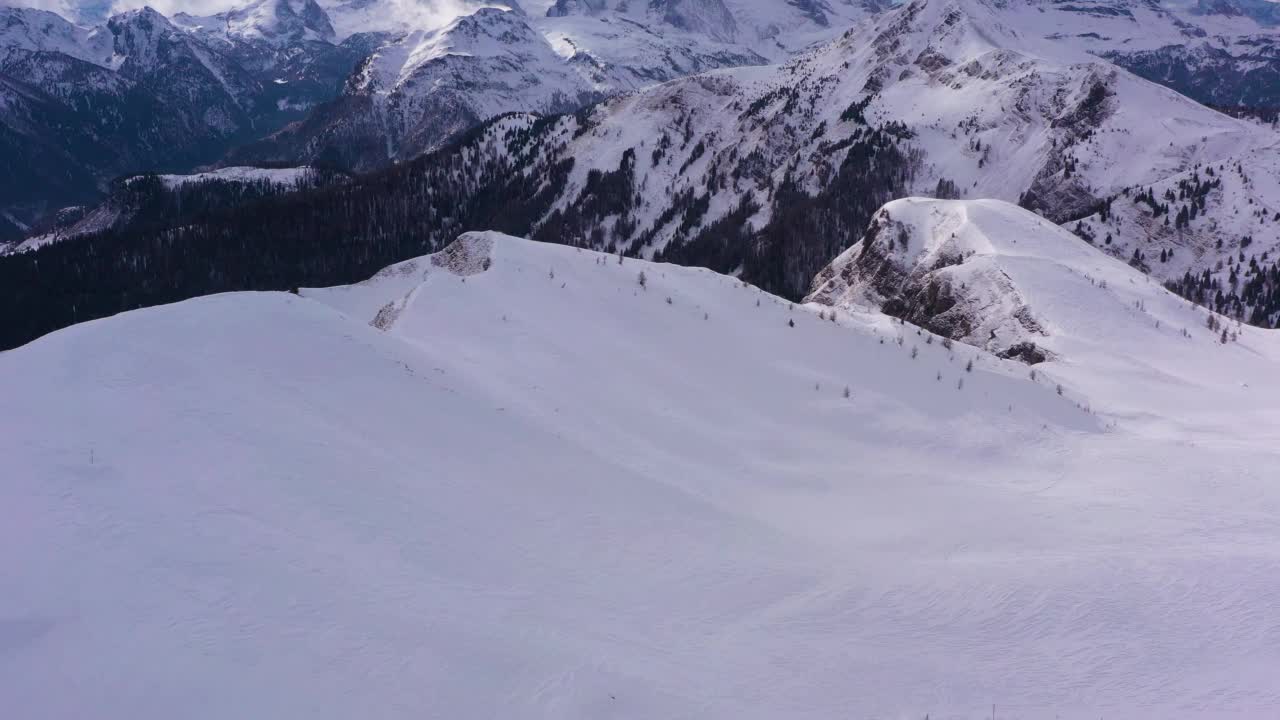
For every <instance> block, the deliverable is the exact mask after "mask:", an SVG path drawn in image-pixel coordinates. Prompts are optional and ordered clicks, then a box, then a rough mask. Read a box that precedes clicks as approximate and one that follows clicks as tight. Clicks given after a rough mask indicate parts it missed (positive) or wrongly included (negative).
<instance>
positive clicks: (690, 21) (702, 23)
mask: <svg viewBox="0 0 1280 720" xmlns="http://www.w3.org/2000/svg"><path fill="white" fill-rule="evenodd" d="M606 12H612V13H616V14H619V15H622V16H626V17H633V18H636V19H638V20H641V21H647V22H660V23H665V24H666V25H669V26H671V27H674V28H677V29H679V30H684V31H687V32H692V33H697V34H700V35H705V36H707V37H710V38H713V39H715V40H719V41H722V42H733V41H734V40H735V39H737V35H738V26H737V22H736V21H735V20H734V17H733V13H731V12H730V11H729V8H728V6H726V5H725V3H724V1H723V0H650V1H649V2H629V1H628V0H557V2H556V3H555V5H553V6H552V7H551V8H550V9H548V10H547V15H548V16H549V17H565V16H569V15H576V14H587V15H599V14H602V13H606Z"/></svg>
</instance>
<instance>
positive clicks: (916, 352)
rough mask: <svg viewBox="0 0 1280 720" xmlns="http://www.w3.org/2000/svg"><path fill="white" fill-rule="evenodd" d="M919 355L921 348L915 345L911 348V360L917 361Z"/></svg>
mask: <svg viewBox="0 0 1280 720" xmlns="http://www.w3.org/2000/svg"><path fill="white" fill-rule="evenodd" d="M919 354H920V348H918V347H915V346H914V345H913V346H911V359H912V360H915V359H916V356H917V355H919Z"/></svg>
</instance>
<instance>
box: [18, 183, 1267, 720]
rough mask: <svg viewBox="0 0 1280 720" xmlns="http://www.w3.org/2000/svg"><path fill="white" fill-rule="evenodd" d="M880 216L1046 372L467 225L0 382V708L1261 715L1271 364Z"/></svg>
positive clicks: (49, 342) (61, 711)
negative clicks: (382, 260) (1017, 326)
mask: <svg viewBox="0 0 1280 720" xmlns="http://www.w3.org/2000/svg"><path fill="white" fill-rule="evenodd" d="M886 215H887V217H886ZM876 222H880V223H889V222H892V223H896V225H895V226H894V229H893V232H892V233H891V234H889V235H888V236H887V238H886V239H888V240H890V241H891V242H892V243H894V245H893V247H892V248H891V253H892V255H893V258H895V260H894V262H895V263H896V265H895V267H899V268H908V269H909V268H912V267H917V265H919V263H923V262H925V259H926V258H928V257H933V258H935V259H937V257H938V254H939V253H942V254H946V252H949V250H956V251H958V255H959V256H960V257H959V262H958V264H953V265H951V266H949V267H947V268H944V269H941V270H931V271H934V272H943V273H950V277H951V278H952V279H954V280H955V281H957V282H963V283H965V289H966V291H970V294H969V297H974V298H983V299H986V300H989V301H990V302H991V303H993V307H994V308H995V311H996V312H1000V313H1004V312H1005V311H1007V310H1008V309H1009V308H1010V307H1013V306H1014V305H1015V304H1020V306H1025V307H1026V309H1027V313H1029V314H1030V316H1033V317H1034V318H1036V321H1037V325H1038V327H1039V329H1040V331H1041V332H1042V335H1040V337H1041V338H1042V342H1041V344H1042V345H1044V346H1045V347H1047V348H1048V349H1049V350H1051V351H1052V352H1053V357H1051V358H1049V359H1047V360H1046V361H1044V362H1040V363H1038V364H1035V365H1033V366H1028V365H1027V364H1024V363H1023V362H1018V361H1016V360H1004V359H1000V358H998V357H997V356H996V355H995V354H993V353H990V352H988V351H986V350H984V349H980V348H978V347H975V346H974V345H970V344H965V343H961V342H953V341H951V340H946V339H945V338H943V337H941V336H935V335H932V334H930V333H929V332H926V331H924V330H922V329H920V328H919V327H917V326H916V325H913V324H911V323H910V322H902V321H899V320H897V319H895V318H893V317H890V316H889V315H887V314H885V313H884V312H881V310H880V307H882V303H883V300H884V298H883V297H877V296H874V295H873V294H866V293H861V294H859V293H858V292H855V290H856V288H854V289H850V287H848V286H846V287H843V288H840V290H841V291H842V292H841V293H837V292H835V290H836V289H835V288H828V289H829V290H832V292H831V293H828V294H827V295H825V296H823V297H821V298H815V300H816V301H815V302H812V303H809V304H795V305H792V304H790V303H788V302H787V301H785V300H781V299H779V298H777V297H774V296H771V295H768V294H766V293H764V292H762V291H760V290H758V289H756V288H754V287H752V286H749V285H746V284H744V283H743V282H741V281H740V280H737V279H734V278H731V277H727V276H722V275H717V274H715V273H712V272H710V271H707V270H699V269H693V268H685V267H678V266H674V265H666V264H660V263H652V262H647V261H643V260H638V259H630V258H628V259H623V260H620V259H619V258H618V257H617V256H613V255H607V254H603V253H597V252H592V251H589V250H584V249H575V248H571V247H566V246H558V245H547V244H540V243H533V242H529V241H525V240H519V239H515V238H511V237H507V236H502V235H498V234H496V233H468V234H465V235H463V236H462V237H460V238H459V239H458V240H457V241H456V242H455V243H454V244H453V245H451V246H449V247H448V248H446V249H445V250H444V251H442V252H440V253H437V254H435V255H432V256H425V257H420V258H417V259H414V260H410V261H407V262H403V263H400V264H397V265H394V266H391V267H389V268H387V269H386V270H384V271H383V272H381V273H379V274H378V275H376V276H375V277H373V278H371V279H369V280H368V281H366V282H363V283H359V284H357V285H352V286H347V287H337V288H328V289H305V288H304V289H301V290H300V291H299V292H298V293H297V294H291V293H269V292H263V293H232V294H224V295H215V296H210V297H204V298H199V299H195V300H190V301H186V302H182V303H178V304H174V305H166V306H160V307H154V308H149V309H145V310H139V311H134V312H129V313H125V314H121V315H117V316H114V317H110V318H106V319H102V320H97V321H92V322H88V323H83V324H80V325H75V326H72V327H69V328H66V329H63V330H60V331H58V332H55V333H52V334H50V335H47V336H45V337H43V338H40V339H39V340H36V341H34V342H32V343H30V344H28V345H25V346H23V347H20V348H18V349H15V350H11V351H8V352H4V353H0V425H2V426H3V432H0V464H2V466H3V472H0V505H3V507H4V508H5V511H4V512H5V522H3V523H0V549H2V550H0V552H2V553H3V561H2V562H0V587H3V588H4V589H5V592H3V593H0V698H2V699H3V705H4V707H5V714H6V715H8V716H11V717H24V718H37V717H39V718H83V717H97V718H130V719H131V720H137V719H139V718H172V717H184V718H229V717H273V718H287V717H309V718H318V717H332V718H351V717H380V718H402V717H403V718H409V717H415V718H420V717H432V718H475V717H504V718H516V717H518V718H700V719H701V718H769V719H774V718H815V719H816V718H823V719H826V718H834V717H842V718H923V717H926V716H927V717H930V718H985V717H990V716H991V715H992V714H993V713H994V714H995V715H996V716H997V717H1000V718H1015V717H1016V718H1097V717H1106V718H1230V717H1235V718H1264V717H1269V716H1272V715H1273V714H1274V713H1275V711H1276V709H1277V708H1278V707H1280V687H1277V685H1276V682H1275V671H1276V668H1277V667H1280V611H1277V610H1276V608H1275V607H1274V603H1273V602H1272V599H1273V598H1275V597H1276V596H1277V595H1280V544H1278V543H1277V539H1278V538H1280V485H1277V484H1276V483H1275V482H1274V481H1275V478H1276V473H1275V471H1274V468H1276V467H1278V466H1280V450H1277V448H1276V446H1275V443H1274V438H1275V433H1274V428H1276V427H1277V426H1278V425H1277V420H1280V418H1278V417H1277V414H1278V413H1280V397H1277V395H1280V390H1278V389H1277V387H1276V384H1275V383H1274V382H1273V378H1274V368H1275V367H1276V362H1277V361H1280V335H1277V333H1276V331H1270V330H1262V329H1258V328H1252V327H1243V328H1238V327H1237V326H1236V325H1235V324H1234V323H1231V324H1229V326H1228V327H1227V328H1226V329H1227V332H1226V333H1222V332H1221V331H1220V329H1219V328H1213V329H1211V328H1209V327H1207V324H1208V318H1209V317H1210V316H1209V315H1208V314H1207V313H1206V312H1205V311H1204V310H1203V309H1200V308H1196V307H1194V306H1191V305H1189V304H1188V303H1187V302H1186V301H1185V300H1182V299H1179V298H1177V297H1176V296H1174V295H1172V294H1171V293H1169V292H1168V291H1166V290H1164V289H1163V288H1162V287H1161V286H1160V285H1159V284H1158V283H1156V282H1154V281H1150V280H1148V279H1147V276H1145V275H1143V274H1141V273H1140V272H1138V271H1137V270H1135V269H1133V268H1132V267H1130V266H1128V265H1126V264H1125V263H1124V262H1122V261H1120V260H1118V259H1116V258H1114V257H1112V256H1111V255H1108V254H1107V253H1105V252H1103V251H1102V250H1101V249H1098V248H1096V247H1092V246H1090V245H1088V244H1087V243H1085V242H1083V241H1081V240H1079V239H1077V238H1075V237H1073V236H1072V235H1071V234H1070V233H1067V232H1065V231H1063V230H1061V229H1059V228H1057V227H1055V226H1053V225H1051V224H1049V223H1047V222H1045V221H1043V220H1040V219H1039V218H1037V217H1036V216H1034V215H1032V214H1030V213H1028V212H1026V211H1024V210H1021V209H1018V208H1016V207H1014V206H1012V205H1009V204H1005V203H1001V202H999V201H932V200H903V201H899V202H897V203H892V204H890V205H889V206H887V207H886V208H884V209H883V210H882V211H881V212H880V213H879V214H877V221H876ZM874 228H875V223H874V222H873V229H874ZM869 236H870V237H872V238H873V239H874V237H876V236H875V235H874V233H869ZM863 242H864V243H865V242H867V241H866V240H864V241H863ZM859 248H860V246H858V245H856V246H854V249H852V250H850V251H849V253H846V254H845V255H844V256H842V258H843V259H844V261H848V260H849V255H850V254H851V253H857V252H859V251H860V250H859ZM845 265H847V262H842V261H841V260H839V259H838V260H837V263H836V265H835V266H833V269H834V271H835V272H834V273H833V274H831V275H828V274H827V273H826V272H825V271H824V275H825V276H826V277H824V276H820V277H819V279H818V281H816V282H815V288H821V287H823V284H824V283H825V282H829V281H830V280H831V277H835V276H840V273H841V271H842V270H843V268H844V267H845ZM855 275H856V273H853V272H852V271H850V272H849V273H847V274H846V276H847V279H849V280H850V281H851V282H853V283H854V284H856V282H858V281H859V280H860V277H856V276H855ZM855 300H856V302H855ZM823 303H831V304H823ZM977 312H979V313H980V312H981V309H980V308H979V309H978V311H977ZM992 327H993V328H996V332H1003V331H1004V330H1003V329H1002V328H1005V327H1006V326H1005V325H1001V324H999V323H995V324H993V326H992ZM984 328H985V326H984ZM1023 331H1026V330H1025V328H1023ZM1227 335H1229V336H1230V337H1228V338H1227V342H1225V343H1224V342H1222V339H1223V338H1224V337H1226V336H1227ZM977 344H979V345H981V344H983V343H981V342H979V343H977Z"/></svg>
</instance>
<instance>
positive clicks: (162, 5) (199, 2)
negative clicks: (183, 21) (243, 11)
mask: <svg viewBox="0 0 1280 720" xmlns="http://www.w3.org/2000/svg"><path fill="white" fill-rule="evenodd" d="M243 4H244V3H243V2H237V0H115V2H113V3H111V13H112V14H115V13H118V12H124V11H125V10H136V9H137V8H140V7H151V8H154V9H155V10H158V11H160V12H161V13H162V14H164V15H170V16H171V15H174V14H176V13H180V12H185V13H190V14H192V15H212V14H214V13H219V12H222V11H223V10H230V9H231V8H233V7H235V6H237V5H243Z"/></svg>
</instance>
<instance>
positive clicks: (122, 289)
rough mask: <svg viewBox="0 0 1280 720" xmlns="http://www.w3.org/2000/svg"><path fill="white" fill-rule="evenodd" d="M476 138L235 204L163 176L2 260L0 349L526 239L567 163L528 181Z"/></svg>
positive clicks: (256, 191)
mask: <svg viewBox="0 0 1280 720" xmlns="http://www.w3.org/2000/svg"><path fill="white" fill-rule="evenodd" d="M481 130H483V128H481V129H478V131H477V132H479V131H481ZM471 137H472V136H471V135H469V136H467V137H464V138H462V139H461V140H460V141H459V142H458V143H456V144H454V145H453V146H451V147H449V148H446V149H444V150H441V151H439V152H437V153H433V154H431V155H428V156H424V157H423V158H420V159H419V160H417V161H415V162H413V163H410V164H406V165H404V166H400V167H396V168H392V169H389V170H386V171H383V172H380V173H377V174H373V175H368V176H364V177H361V178H359V179H358V180H356V181H352V182H348V183H341V184H329V185H324V186H321V187H312V188H310V189H304V190H302V191H297V192H285V191H284V189H282V188H278V187H276V188H274V189H273V188H271V187H269V186H267V185H265V184H257V183H253V184H250V187H248V188H245V189H242V190H241V191H238V192H242V196H241V197H238V198H234V199H232V198H229V197H228V196H226V195H225V194H220V193H213V194H210V195H207V196H206V195H204V194H202V192H201V190H200V189H199V187H197V186H193V187H191V188H190V189H189V190H182V191H180V192H178V193H163V192H157V191H156V190H157V188H156V187H155V185H154V184H153V183H154V182H159V180H158V179H154V178H153V179H144V180H141V181H139V182H140V184H139V186H138V188H137V189H136V191H134V192H136V194H138V195H139V196H140V198H141V200H142V203H141V206H140V209H139V212H138V214H137V216H135V218H134V219H133V220H132V221H131V222H129V223H128V224H126V225H124V226H121V227H117V228H113V229H110V230H106V231H103V232H99V233H94V234H89V235H84V236H80V237H76V238H74V239H69V240H66V241H63V242H59V243H54V244H51V245H49V246H46V247H44V248H41V249H40V250H37V251H35V252H29V253H21V254H17V255H11V256H6V257H0V316H3V317H4V318H5V320H4V322H3V323H0V348H11V347H15V346H18V345H21V344H24V343H26V342H29V341H30V340H33V339H35V338H37V337H39V336H40V335H43V334H45V333H48V332H51V331H53V330H56V329H58V328H62V327H65V326H67V325H71V324H74V323H78V322H84V321H86V320H92V319H95V318H100V317H105V316H108V315H113V314H115V313H118V312H122V311H126V310H132V309H136V308H140V307H147V306H151V305H158V304H162V303H169V302H176V301H179V300H184V299H187V298H191V297H196V296H200V295H208V294H211V293H219V292H227V291H234V290H287V289H290V288H293V287H299V286H324V285H335V284H344V283H351V282H356V281H359V280H362V279H364V278H366V277H368V276H370V275H372V274H373V273H374V272H376V271H378V270H380V269H381V268H383V267H385V266H386V265H389V264H391V263H394V262H397V261H400V260H404V259H406V258H408V257H413V256H415V255H420V254H423V253H427V252H433V251H435V250H438V249H439V248H441V247H443V246H444V245H445V244H447V243H448V242H450V241H451V240H452V239H453V238H455V237H456V236H457V235H458V234H459V233H461V232H463V231H465V230H472V229H479V228H492V229H497V230H501V231H504V232H510V233H512V234H524V235H527V234H529V230H530V228H531V226H532V223H533V220H534V219H535V218H537V217H538V216H540V215H541V214H542V212H543V211H545V208H546V206H547V205H549V203H550V197H553V196H554V195H555V194H558V192H559V190H561V189H563V184H564V181H565V179H567V175H568V169H569V168H570V167H572V161H568V163H567V164H561V165H560V166H558V167H550V168H545V169H539V171H538V172H535V173H532V175H533V176H536V177H537V178H538V181H539V183H538V184H534V183H532V181H530V180H528V179H527V177H529V176H527V175H525V174H524V173H521V172H518V169H519V168H517V167H515V166H513V164H512V161H511V160H510V159H509V157H508V155H507V154H506V153H505V152H486V151H485V150H484V147H485V146H483V145H482V144H471V143H469V142H468V140H469V139H470V138H471ZM505 139H506V141H507V142H508V143H511V142H515V141H518V140H519V138H515V137H512V134H511V133H508V136H507V137H506V138H505ZM543 170H545V171H543ZM543 181H545V184H543ZM557 185H558V186H559V187H556V186H557ZM205 189H208V188H205ZM225 189H226V188H224V190H225Z"/></svg>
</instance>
